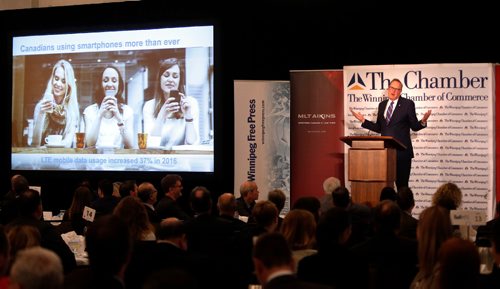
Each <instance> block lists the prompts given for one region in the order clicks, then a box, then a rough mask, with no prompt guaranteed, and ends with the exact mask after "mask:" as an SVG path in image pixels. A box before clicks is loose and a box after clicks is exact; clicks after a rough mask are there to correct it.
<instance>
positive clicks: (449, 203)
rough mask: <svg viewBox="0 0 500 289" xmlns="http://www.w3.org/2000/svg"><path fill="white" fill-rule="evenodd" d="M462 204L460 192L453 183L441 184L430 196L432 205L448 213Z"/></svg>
mask: <svg viewBox="0 0 500 289" xmlns="http://www.w3.org/2000/svg"><path fill="white" fill-rule="evenodd" d="M461 204H462V190H460V188H459V187H458V186H457V185H456V184H454V183H446V184H442V185H441V186H440V187H439V188H438V189H437V190H436V192H435V193H434V195H432V205H433V206H441V207H443V208H446V209H448V211H451V210H456V209H458V207H460V205H461Z"/></svg>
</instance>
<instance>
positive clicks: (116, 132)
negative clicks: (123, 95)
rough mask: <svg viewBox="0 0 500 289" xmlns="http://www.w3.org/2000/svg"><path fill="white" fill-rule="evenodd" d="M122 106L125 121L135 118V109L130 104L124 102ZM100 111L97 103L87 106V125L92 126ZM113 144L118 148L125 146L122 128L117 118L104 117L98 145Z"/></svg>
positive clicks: (84, 112)
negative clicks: (121, 132)
mask: <svg viewBox="0 0 500 289" xmlns="http://www.w3.org/2000/svg"><path fill="white" fill-rule="evenodd" d="M121 108H122V110H123V112H122V118H123V122H124V123H125V122H128V120H129V119H130V120H133V118H134V111H133V110H132V108H130V106H128V105H126V104H122V105H121ZM98 112H99V107H98V106H97V104H96V103H94V104H91V105H89V106H87V107H86V108H85V110H84V111H83V115H84V116H85V121H86V123H85V127H86V128H91V127H92V125H93V123H94V121H95V120H96V119H97V114H98ZM109 146H113V147H116V148H123V140H122V135H121V134H120V129H119V127H118V123H117V121H116V119H115V118H109V119H108V118H104V117H103V118H102V119H101V126H100V128H99V135H98V137H97V142H96V147H109Z"/></svg>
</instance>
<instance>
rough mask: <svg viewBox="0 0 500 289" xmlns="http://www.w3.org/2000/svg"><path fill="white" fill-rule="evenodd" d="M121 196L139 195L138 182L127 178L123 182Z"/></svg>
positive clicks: (120, 189)
mask: <svg viewBox="0 0 500 289" xmlns="http://www.w3.org/2000/svg"><path fill="white" fill-rule="evenodd" d="M119 191H120V196H121V197H122V198H125V197H126V196H132V197H137V183H136V181H135V180H126V181H124V182H122V183H121V185H120V188H119Z"/></svg>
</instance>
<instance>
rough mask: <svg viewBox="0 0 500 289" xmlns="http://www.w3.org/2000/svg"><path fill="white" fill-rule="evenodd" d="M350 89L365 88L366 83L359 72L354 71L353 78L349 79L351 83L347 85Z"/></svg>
mask: <svg viewBox="0 0 500 289" xmlns="http://www.w3.org/2000/svg"><path fill="white" fill-rule="evenodd" d="M347 87H348V88H349V90H365V89H366V85H365V83H364V82H363V79H361V75H359V73H354V74H353V75H352V77H351V80H349V84H348V85H347Z"/></svg>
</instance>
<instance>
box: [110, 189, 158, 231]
mask: <svg viewBox="0 0 500 289" xmlns="http://www.w3.org/2000/svg"><path fill="white" fill-rule="evenodd" d="M113 214H114V215H115V216H118V217H119V218H120V219H122V220H123V221H124V222H125V224H127V226H128V228H129V232H130V237H131V238H132V240H133V241H154V240H156V236H155V232H154V227H153V225H152V224H151V222H150V221H149V218H148V213H147V212H146V208H145V207H144V205H143V204H142V203H141V202H140V201H139V199H137V198H134V197H132V196H128V197H125V198H123V199H122V200H121V201H120V202H119V203H118V205H116V207H115V209H114V211H113Z"/></svg>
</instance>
